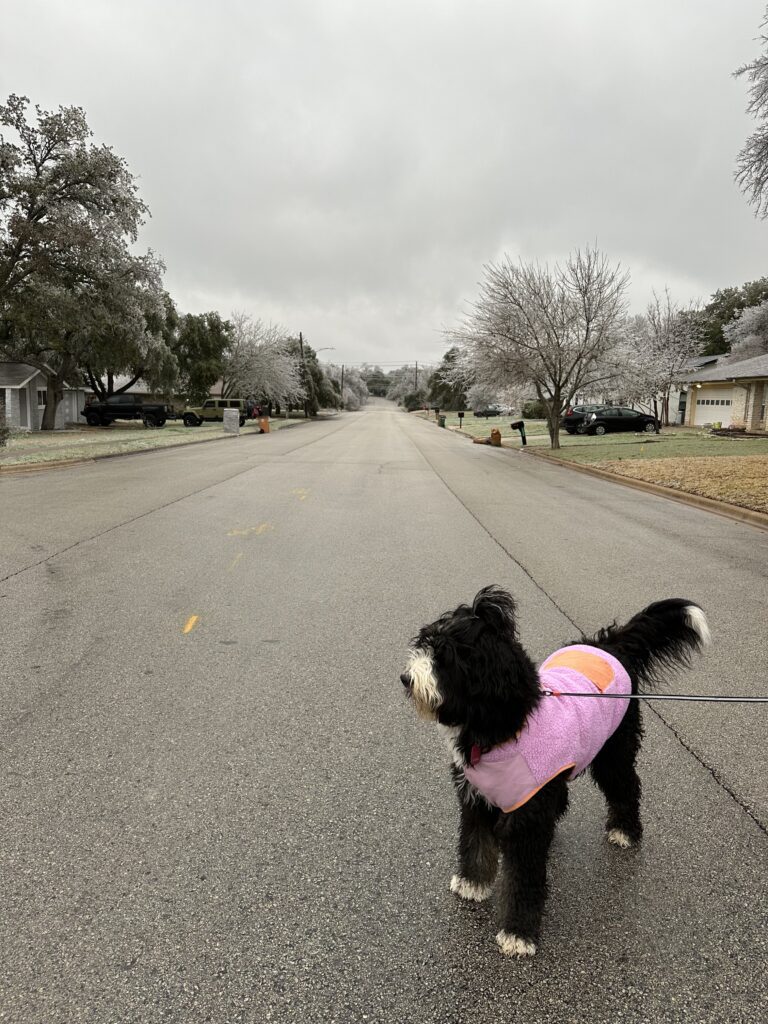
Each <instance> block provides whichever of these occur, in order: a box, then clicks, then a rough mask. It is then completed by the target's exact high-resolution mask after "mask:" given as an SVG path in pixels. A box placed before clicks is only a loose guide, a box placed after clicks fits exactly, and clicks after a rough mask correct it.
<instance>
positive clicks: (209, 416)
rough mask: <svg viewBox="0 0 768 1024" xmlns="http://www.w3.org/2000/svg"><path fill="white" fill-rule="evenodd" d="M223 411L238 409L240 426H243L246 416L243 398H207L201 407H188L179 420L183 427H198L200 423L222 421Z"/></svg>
mask: <svg viewBox="0 0 768 1024" xmlns="http://www.w3.org/2000/svg"><path fill="white" fill-rule="evenodd" d="M225 409H239V411H240V426H241V427H242V426H243V425H244V423H245V419H246V416H245V399H243V398H207V399H206V400H205V401H204V402H203V404H202V405H195V406H188V407H187V408H186V409H185V410H184V412H183V414H182V417H181V418H182V419H183V421H184V426H185V427H199V426H200V425H201V423H210V422H212V421H214V420H219V421H221V420H223V419H224V410H225Z"/></svg>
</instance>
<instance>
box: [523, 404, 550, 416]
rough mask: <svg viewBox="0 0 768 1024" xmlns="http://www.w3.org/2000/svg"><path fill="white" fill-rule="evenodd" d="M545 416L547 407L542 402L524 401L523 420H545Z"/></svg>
mask: <svg viewBox="0 0 768 1024" xmlns="http://www.w3.org/2000/svg"><path fill="white" fill-rule="evenodd" d="M546 418H547V407H546V405H545V404H544V402H540V401H538V400H536V401H535V402H526V403H525V405H524V406H523V419H524V420H545V419H546Z"/></svg>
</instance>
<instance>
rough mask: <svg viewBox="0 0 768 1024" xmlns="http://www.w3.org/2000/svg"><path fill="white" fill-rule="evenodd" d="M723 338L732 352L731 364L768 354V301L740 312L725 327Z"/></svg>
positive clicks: (729, 359)
mask: <svg viewBox="0 0 768 1024" xmlns="http://www.w3.org/2000/svg"><path fill="white" fill-rule="evenodd" d="M723 337H724V338H725V341H726V343H727V344H728V345H729V347H730V350H731V354H730V356H729V358H728V362H729V363H736V362H739V361H740V360H742V359H752V358H753V357H754V356H763V355H765V354H766V353H768V299H766V300H765V301H764V302H761V303H760V304H759V305H757V306H748V307H747V308H746V309H742V310H740V311H739V312H738V313H737V314H736V316H735V317H734V319H733V320H731V322H730V323H728V324H726V325H725V327H723Z"/></svg>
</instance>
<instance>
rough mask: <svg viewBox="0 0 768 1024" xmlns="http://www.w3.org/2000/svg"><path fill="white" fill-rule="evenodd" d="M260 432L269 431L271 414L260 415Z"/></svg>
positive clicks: (265, 432)
mask: <svg viewBox="0 0 768 1024" xmlns="http://www.w3.org/2000/svg"><path fill="white" fill-rule="evenodd" d="M259 433H260V434H268V433H269V416H259Z"/></svg>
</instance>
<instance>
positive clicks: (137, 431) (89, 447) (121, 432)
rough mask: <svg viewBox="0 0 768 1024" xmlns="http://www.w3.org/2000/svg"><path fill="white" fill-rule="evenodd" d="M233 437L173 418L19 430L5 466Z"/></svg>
mask: <svg viewBox="0 0 768 1024" xmlns="http://www.w3.org/2000/svg"><path fill="white" fill-rule="evenodd" d="M302 421H303V418H302V420H301V421H297V420H296V419H288V420H286V419H278V418H274V419H271V420H270V421H269V422H270V429H271V430H280V429H281V428H283V427H286V426H289V425H292V424H295V423H296V422H302ZM258 433H259V428H258V426H256V425H253V426H252V425H251V424H250V423H247V424H246V425H245V426H244V427H242V428H241V431H240V436H241V437H243V436H246V435H249V434H256V435H258ZM224 437H230V435H226V434H225V433H224V427H223V424H221V423H203V424H202V425H201V426H199V427H185V426H184V425H183V424H182V423H181V421H180V420H179V421H177V420H171V421H169V422H168V423H166V425H165V426H164V427H159V428H157V429H148V428H146V427H144V425H143V424H142V423H125V424H119V425H116V424H113V425H112V426H110V427H86V426H83V427H73V428H71V429H69V430H52V431H45V432H43V431H39V430H37V431H17V432H15V433H14V434H13V436H12V437H11V439H10V440H9V442H8V445H7V446H6V447H5V448H0V465H1V466H23V465H37V464H47V463H54V462H68V461H70V460H72V459H78V460H85V459H92V458H94V457H96V456H98V455H122V454H125V453H126V452H140V451H149V450H154V449H160V448H168V447H169V446H172V445H178V444H199V443H200V442H202V441H211V440H214V439H216V438H224Z"/></svg>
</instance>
